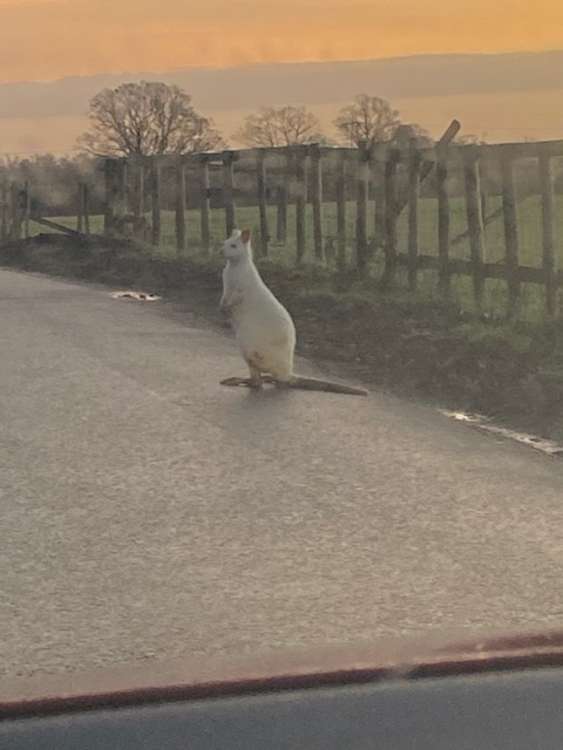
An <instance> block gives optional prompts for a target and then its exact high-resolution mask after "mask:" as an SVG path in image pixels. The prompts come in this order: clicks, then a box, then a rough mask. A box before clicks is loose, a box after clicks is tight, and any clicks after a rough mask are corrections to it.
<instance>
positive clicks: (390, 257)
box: [382, 148, 401, 286]
mask: <svg viewBox="0 0 563 750" xmlns="http://www.w3.org/2000/svg"><path fill="white" fill-rule="evenodd" d="M400 157H401V152H400V151H399V149H396V148H392V149H389V150H388V153H387V160H386V162H385V271H384V274H383V279H382V283H383V285H384V286H387V285H389V284H392V283H393V281H394V280H395V272H396V270H397V218H398V215H399V214H398V210H397V165H398V164H399V159H400Z"/></svg>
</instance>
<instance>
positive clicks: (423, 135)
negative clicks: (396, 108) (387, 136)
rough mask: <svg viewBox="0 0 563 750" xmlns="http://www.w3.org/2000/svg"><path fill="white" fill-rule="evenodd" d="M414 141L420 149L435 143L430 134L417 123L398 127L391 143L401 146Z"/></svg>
mask: <svg viewBox="0 0 563 750" xmlns="http://www.w3.org/2000/svg"><path fill="white" fill-rule="evenodd" d="M412 140H414V141H415V142H416V145H417V146H418V147H419V148H424V147H430V146H432V145H433V143H434V141H433V139H432V136H431V135H430V133H429V132H428V131H427V130H425V129H424V128H423V127H421V126H420V125H417V124H416V123H415V122H410V123H404V124H401V125H398V126H397V127H396V128H395V130H394V131H393V133H392V135H391V141H394V142H396V143H399V144H405V143H409V142H410V141H412Z"/></svg>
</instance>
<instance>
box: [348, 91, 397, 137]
mask: <svg viewBox="0 0 563 750" xmlns="http://www.w3.org/2000/svg"><path fill="white" fill-rule="evenodd" d="M400 124H401V121H400V119H399V113H398V112H397V110H395V109H393V108H392V107H391V105H390V104H389V102H388V101H386V100H385V99H381V98H380V97H378V96H368V95H367V94H359V95H358V96H356V98H355V99H354V103H353V104H350V105H348V106H347V107H343V108H342V109H341V110H340V113H339V115H338V117H337V118H336V120H335V121H334V125H335V127H336V129H337V130H338V132H339V133H340V134H341V135H343V136H344V137H345V138H346V140H347V141H348V142H349V143H350V144H352V145H355V146H358V145H359V144H360V143H366V144H367V145H368V146H371V145H373V144H374V143H377V142H378V141H386V140H390V139H391V138H392V137H393V133H394V132H395V130H396V129H397V127H398V126H399V125H400Z"/></svg>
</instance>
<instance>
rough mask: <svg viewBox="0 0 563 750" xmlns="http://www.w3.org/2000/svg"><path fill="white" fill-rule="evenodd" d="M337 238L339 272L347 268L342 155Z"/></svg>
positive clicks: (343, 158) (341, 157)
mask: <svg viewBox="0 0 563 750" xmlns="http://www.w3.org/2000/svg"><path fill="white" fill-rule="evenodd" d="M336 170H337V171H336V237H337V245H338V255H337V265H338V270H339V271H343V270H344V269H345V268H346V156H345V155H344V153H341V154H340V155H339V157H338V164H337V167H336Z"/></svg>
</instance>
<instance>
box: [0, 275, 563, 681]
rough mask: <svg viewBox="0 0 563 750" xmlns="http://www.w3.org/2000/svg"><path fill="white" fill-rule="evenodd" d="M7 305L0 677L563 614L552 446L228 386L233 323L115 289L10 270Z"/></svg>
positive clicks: (2, 298)
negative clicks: (220, 323)
mask: <svg viewBox="0 0 563 750" xmlns="http://www.w3.org/2000/svg"><path fill="white" fill-rule="evenodd" d="M0 315H1V317H0V320H1V324H0V352H1V354H0V461H1V466H0V513H1V516H0V570H1V579H0V635H1V637H0V670H1V671H2V673H3V674H4V675H16V674H22V675H25V674H29V673H31V672H42V671H51V672H56V671H59V670H65V669H83V668H91V667H95V666H102V665H107V664H113V663H119V662H127V661H131V662H132V661H137V660H140V659H147V658H165V659H170V658H174V657H176V656H188V655H190V656H191V655H202V654H203V655H205V654H213V655H217V654H220V653H227V654H229V655H230V654H236V655H240V654H244V653H245V652H256V651H259V650H267V649H270V648H274V647H278V646H292V647H293V646H307V645H309V644H315V645H321V644H328V643H334V642H346V641H351V640H369V639H372V638H377V637H382V636H388V635H396V634H412V635H414V634H418V633H421V632H425V631H429V630H431V631H437V630H444V629H448V628H450V627H452V626H456V627H457V626H460V627H471V628H478V627H481V626H494V627H504V626H510V627H523V628H528V627H532V626H536V625H549V626H554V625H560V624H563V603H562V598H561V580H562V571H563V462H562V461H561V460H560V459H554V458H549V457H545V456H542V455H541V454H539V453H535V452H534V451H532V450H530V449H528V448H525V447H522V446H520V445H517V444H513V443H511V442H506V441H503V440H501V439H499V438H496V437H494V436H490V435H486V434H482V433H479V432H476V431H472V430H471V429H469V428H467V427H466V426H464V425H461V424H458V423H455V422H452V421H450V420H448V419H447V418H445V417H443V416H441V415H439V414H437V413H435V412H434V411H433V410H431V409H430V408H428V407H425V406H417V405H413V404H411V403H406V402H402V401H400V400H398V399H395V398H392V397H390V396H387V395H384V394H382V393H378V392H375V393H372V394H371V395H370V396H369V398H368V399H362V398H354V397H350V396H334V395H327V394H320V393H306V392H297V391H292V392H278V391H274V390H266V391H264V392H262V393H258V394H256V393H249V392H247V391H246V390H244V389H228V388H221V387H220V386H219V385H218V382H219V380H220V379H221V378H222V377H226V376H229V375H236V374H244V368H243V367H242V364H241V361H240V359H239V356H238V354H237V350H236V348H235V346H234V344H233V342H232V340H231V339H230V337H229V336H228V335H221V334H218V333H216V332H215V331H213V330H211V329H210V328H209V327H207V329H206V327H205V326H201V325H197V324H195V323H194V322H193V321H192V320H191V319H190V318H189V317H187V316H186V317H182V316H179V315H178V314H177V313H174V311H173V310H171V308H170V306H167V305H166V304H163V303H138V302H132V301H129V302H127V301H117V300H114V299H112V298H111V297H110V294H109V291H108V290H107V289H104V288H101V287H95V286H87V285H79V284H71V283H66V282H61V281H57V280H50V279H47V278H44V277H40V276H33V275H25V274H21V273H15V272H11V271H0ZM299 369H300V370H301V371H302V372H305V373H307V372H310V369H308V366H307V363H303V362H301V363H300V368H299Z"/></svg>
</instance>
